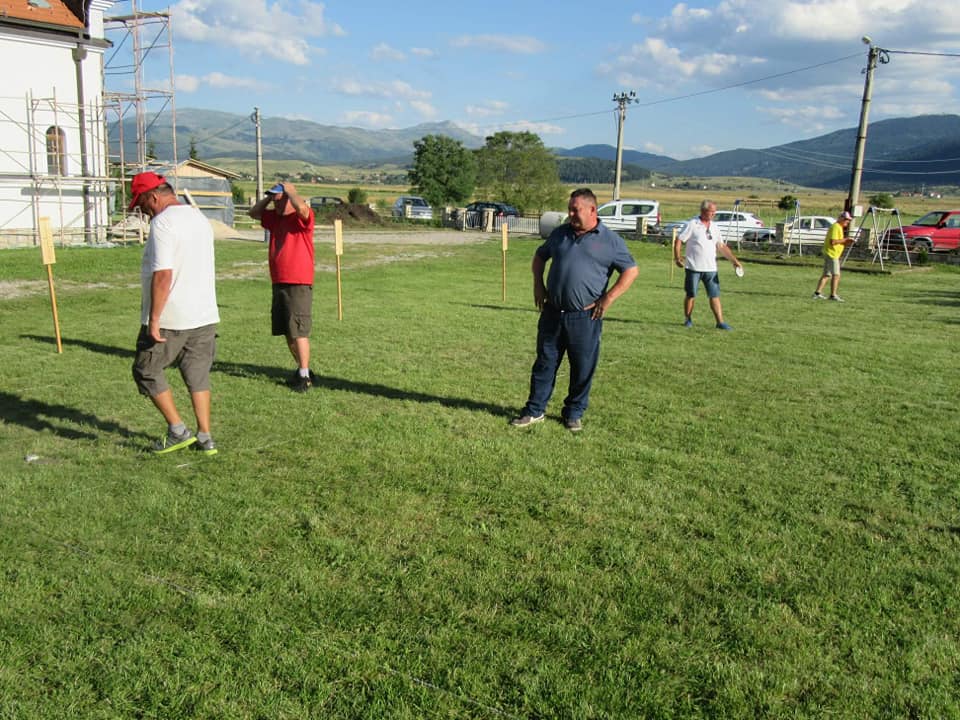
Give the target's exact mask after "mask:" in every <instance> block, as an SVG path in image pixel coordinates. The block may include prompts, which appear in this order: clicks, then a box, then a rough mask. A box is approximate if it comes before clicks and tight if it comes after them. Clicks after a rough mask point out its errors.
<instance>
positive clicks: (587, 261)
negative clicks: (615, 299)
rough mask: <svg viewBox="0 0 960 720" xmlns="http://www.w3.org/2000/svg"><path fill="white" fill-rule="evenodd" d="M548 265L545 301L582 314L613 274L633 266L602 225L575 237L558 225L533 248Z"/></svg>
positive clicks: (620, 243)
mask: <svg viewBox="0 0 960 720" xmlns="http://www.w3.org/2000/svg"><path fill="white" fill-rule="evenodd" d="M537 255H538V256H539V257H540V258H542V259H543V260H550V261H552V262H551V264H550V272H549V273H548V274H547V297H548V298H549V300H550V304H551V305H552V306H554V307H556V308H559V309H560V310H568V311H569V310H582V309H583V308H585V307H586V306H587V305H592V304H593V303H595V302H596V301H597V300H599V299H600V297H601V296H602V295H603V294H604V293H605V292H606V291H607V283H609V282H610V276H611V275H613V271H614V270H616V271H617V272H618V273H622V272H623V271H624V270H626V269H627V268H632V267H634V266H635V265H636V264H637V263H636V261H635V260H634V259H633V256H632V255H630V251H629V250H627V244H626V243H625V242H624V241H623V238H622V237H620V236H619V235H617V233H615V232H614V231H613V230H611V229H610V228H608V227H607V226H606V225H604V224H603V223H602V222H600V223H597V226H596V227H595V228H594V229H593V230H589V231H588V232H585V233H584V234H583V235H581V236H580V237H577V236H576V235H575V234H574V232H573V228H572V227H571V226H570V224H569V223H567V224H564V225H561V226H560V227H558V228H557V229H556V230H554V231H553V232H552V233H550V237H549V238H547V241H546V242H545V243H544V244H543V245H541V246H540V247H538V248H537Z"/></svg>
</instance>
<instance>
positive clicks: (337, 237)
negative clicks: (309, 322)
mask: <svg viewBox="0 0 960 720" xmlns="http://www.w3.org/2000/svg"><path fill="white" fill-rule="evenodd" d="M333 251H334V252H335V253H336V255H337V320H343V285H342V284H341V280H340V256H341V255H343V220H340V219H339V218H337V219H336V220H334V221H333Z"/></svg>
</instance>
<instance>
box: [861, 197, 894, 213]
mask: <svg viewBox="0 0 960 720" xmlns="http://www.w3.org/2000/svg"><path fill="white" fill-rule="evenodd" d="M868 202H869V203H870V204H871V205H872V206H873V207H877V208H885V209H887V210H891V209H893V208H895V207H896V205H895V204H894V202H893V198H892V197H891V196H890V193H877V194H876V195H871V196H870V199H869V200H868Z"/></svg>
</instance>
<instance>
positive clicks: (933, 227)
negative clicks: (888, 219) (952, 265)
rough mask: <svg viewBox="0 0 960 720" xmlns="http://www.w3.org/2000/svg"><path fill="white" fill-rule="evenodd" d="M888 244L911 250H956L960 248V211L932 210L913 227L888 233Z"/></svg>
mask: <svg viewBox="0 0 960 720" xmlns="http://www.w3.org/2000/svg"><path fill="white" fill-rule="evenodd" d="M886 240H887V242H889V243H892V244H894V245H897V244H900V243H901V242H903V243H905V244H906V246H907V248H908V249H911V250H935V251H936V250H956V249H957V248H958V247H960V210H932V211H930V212H928V213H927V214H926V215H924V216H923V217H922V218H919V219H918V220H916V221H914V222H913V223H912V224H911V225H904V226H903V234H902V235H901V234H900V228H893V229H890V230H889V231H888V232H887V237H886Z"/></svg>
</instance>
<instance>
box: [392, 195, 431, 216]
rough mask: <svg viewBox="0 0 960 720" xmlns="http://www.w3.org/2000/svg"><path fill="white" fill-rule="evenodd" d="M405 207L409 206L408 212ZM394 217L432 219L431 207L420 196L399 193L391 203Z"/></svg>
mask: <svg viewBox="0 0 960 720" xmlns="http://www.w3.org/2000/svg"><path fill="white" fill-rule="evenodd" d="M407 207H409V208H410V210H409V213H408V212H407ZM393 216H394V217H395V218H403V217H409V218H410V219H412V220H433V208H432V207H430V205H429V204H428V203H427V201H426V200H424V199H423V198H422V197H418V196H416V195H401V196H400V197H398V198H397V200H396V202H395V203H393Z"/></svg>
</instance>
